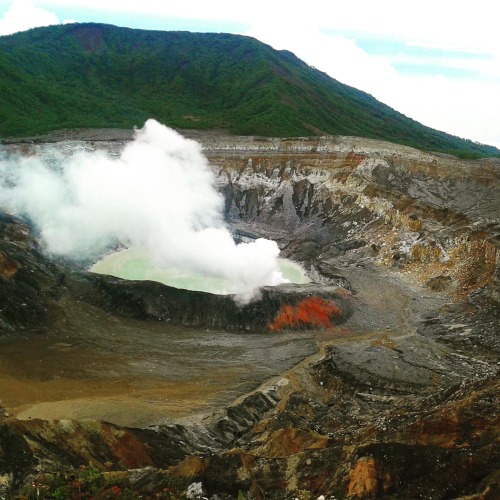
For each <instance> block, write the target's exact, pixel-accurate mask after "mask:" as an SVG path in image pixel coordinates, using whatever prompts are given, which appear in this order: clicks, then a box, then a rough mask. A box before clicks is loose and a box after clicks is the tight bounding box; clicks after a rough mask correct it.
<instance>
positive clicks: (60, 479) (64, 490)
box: [15, 462, 188, 500]
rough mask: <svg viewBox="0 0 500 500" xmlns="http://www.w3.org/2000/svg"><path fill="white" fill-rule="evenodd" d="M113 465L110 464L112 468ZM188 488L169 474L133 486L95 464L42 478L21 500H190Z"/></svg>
mask: <svg viewBox="0 0 500 500" xmlns="http://www.w3.org/2000/svg"><path fill="white" fill-rule="evenodd" d="M109 465H111V464H109ZM186 489H187V485H186V484H183V483H182V482H180V481H179V480H177V479H174V478H172V477H171V476H170V475H168V473H166V472H158V473H157V474H156V476H155V477H153V478H150V481H149V482H148V481H144V484H143V488H138V487H137V485H134V486H132V485H131V484H130V481H129V477H128V474H127V473H126V472H119V471H116V472H112V471H111V472H102V471H100V470H98V469H97V468H96V467H94V465H93V464H92V462H90V463H89V465H88V466H80V468H79V469H73V470H69V471H67V472H57V473H48V474H41V475H40V476H39V477H38V478H37V479H36V480H35V481H33V483H32V484H31V485H30V486H28V487H26V488H25V489H24V491H23V493H22V494H21V495H18V496H16V497H15V498H16V499H18V500H37V499H42V498H46V499H49V498H52V499H59V500H68V499H72V500H85V499H96V500H97V499H100V500H113V499H116V500H118V499H121V500H135V499H137V500H138V499H153V498H155V499H163V500H182V499H187V498H188V497H187V495H186V493H185V491H186Z"/></svg>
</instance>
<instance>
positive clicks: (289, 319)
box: [267, 297, 342, 331]
mask: <svg viewBox="0 0 500 500" xmlns="http://www.w3.org/2000/svg"><path fill="white" fill-rule="evenodd" d="M341 314H342V309H341V308H340V307H339V305H338V304H337V303H336V302H334V301H333V300H326V299H322V298H320V297H310V298H307V299H304V300H302V301H301V302H299V303H298V304H297V305H295V306H290V305H284V306H281V309H280V310H279V312H278V314H277V315H276V317H275V318H274V321H273V322H272V323H268V325H267V327H268V329H269V330H272V331H279V330H282V329H283V328H300V327H304V326H309V327H319V328H331V327H332V326H333V324H332V323H331V318H332V317H333V316H339V315H341Z"/></svg>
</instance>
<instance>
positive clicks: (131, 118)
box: [0, 24, 500, 157]
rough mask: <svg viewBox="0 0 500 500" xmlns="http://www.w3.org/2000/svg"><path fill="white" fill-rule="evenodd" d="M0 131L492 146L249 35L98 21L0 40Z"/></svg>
mask: <svg viewBox="0 0 500 500" xmlns="http://www.w3.org/2000/svg"><path fill="white" fill-rule="evenodd" d="M0 74H1V75H2V76H1V79H0V137H12V136H27V135H34V134H40V133H44V132H49V131H52V130H60V129H66V128H90V127H91V128H100V127H117V128H131V127H132V126H134V125H137V126H142V124H143V123H144V121H145V120H146V119H147V118H150V117H151V118H156V119H157V120H159V121H161V122H163V123H165V124H167V125H169V126H172V127H177V128H193V129H224V130H227V131H228V132H231V133H234V134H239V135H262V136H275V137H287V136H288V137H291V136H310V135H353V136H362V137H370V138H376V139H383V140H387V141H391V142H395V143H399V144H406V145H409V146H413V147H416V148H419V149H424V150H431V151H438V152H445V153H451V154H455V155H457V156H461V157H478V156H493V155H500V150H498V149H496V148H494V147H491V146H485V145H482V144H477V143H474V142H472V141H469V140H463V139H460V138H458V137H455V136H452V135H449V134H445V133H443V132H439V131H436V130H433V129H431V128H428V127H425V126H423V125H421V124H420V123H418V122H416V121H414V120H412V119H410V118H408V117H406V116H404V115H402V114H401V113H398V112H397V111H395V110H393V109H392V108H390V107H388V106H386V105H385V104H382V103H381V102H379V101H377V100H376V99H374V98H373V97H372V96H370V95H369V94H366V93H364V92H361V91H359V90H356V89H354V88H352V87H349V86H347V85H343V84H341V83H340V82H338V81H336V80H334V79H332V78H330V77H329V76H328V75H326V74H325V73H322V72H321V71H318V70H316V69H314V68H311V67H310V66H308V65H307V64H305V63H304V62H303V61H301V60H300V59H298V58H297V57H296V56H294V55H293V54H292V53H291V52H288V51H276V50H274V49H272V48H271V47H270V46H268V45H265V44H263V43H261V42H259V41H257V40H255V39H253V38H249V37H244V36H237V35H228V34H214V33H189V32H161V31H144V30H133V29H128V28H118V27H115V26H109V25H102V24H70V25H62V26H51V27H46V28H37V29H33V30H30V31H27V32H23V33H17V34H14V35H10V36H3V37H0Z"/></svg>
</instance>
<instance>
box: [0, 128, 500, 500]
mask: <svg viewBox="0 0 500 500" xmlns="http://www.w3.org/2000/svg"><path fill="white" fill-rule="evenodd" d="M195 138H196V139H197V140H199V141H200V142H202V144H203V147H204V150H205V153H206V155H207V156H208V158H209V160H210V162H211V164H212V165H213V168H214V171H215V172H216V176H217V182H218V185H219V188H220V190H221V191H222V192H223V193H224V197H225V200H226V202H225V211H226V216H227V220H228V221H229V223H230V224H231V226H232V227H233V229H234V233H235V236H236V237H253V236H266V237H270V238H273V239H275V240H276V241H278V242H279V244H280V247H281V248H282V253H283V254H284V255H285V256H289V257H291V258H293V259H295V260H298V261H301V262H303V263H304V265H305V266H306V267H307V268H308V270H309V272H310V274H311V276H312V277H313V278H314V280H315V282H316V284H315V285H313V286H312V288H311V287H305V288H304V289H299V288H291V289H289V290H286V289H284V291H283V292H279V293H278V292H276V291H264V293H263V296H264V300H263V301H261V303H260V305H257V306H255V305H254V306H252V307H254V309H251V310H249V311H247V312H246V313H245V312H241V311H240V310H237V309H234V308H233V306H231V305H229V302H228V301H227V299H217V300H218V302H214V300H215V299H213V298H211V297H210V296H207V295H206V294H186V293H185V292H183V291H175V292H168V293H170V294H171V295H170V296H171V297H172V299H171V300H170V301H169V300H167V301H165V300H163V299H162V298H161V296H162V294H164V295H165V296H166V295H168V293H167V291H166V288H164V287H159V288H161V290H160V289H159V288H158V287H157V285H140V284H134V283H123V282H121V281H120V280H115V279H111V278H106V277H95V276H92V275H88V274H85V273H81V272H75V271H74V270H73V271H71V272H70V271H68V270H67V269H64V268H63V267H61V266H60V265H56V263H49V262H47V261H46V260H44V258H43V256H41V255H40V254H39V253H38V252H37V250H36V248H31V246H30V244H27V243H26V242H27V241H33V240H30V239H29V236H27V229H26V226H24V225H22V224H21V223H19V222H15V221H12V220H10V219H9V221H7V222H8V223H7V222H4V226H2V227H3V231H4V240H10V241H4V242H3V244H2V245H3V246H2V247H1V248H0V275H1V279H2V280H3V281H2V284H3V285H5V286H8V287H10V288H9V290H10V289H12V290H14V291H15V292H13V293H15V294H17V295H15V297H16V299H15V304H17V305H12V307H11V308H10V309H7V311H6V310H5V309H4V310H2V312H1V313H0V314H1V316H0V317H1V318H2V321H3V323H2V328H3V329H4V331H7V330H9V331H11V332H14V334H15V333H16V331H17V332H18V331H19V329H20V328H24V329H29V328H33V327H34V326H35V324H37V322H40V321H44V322H45V324H46V325H49V327H50V324H51V321H54V319H53V318H54V317H57V324H58V327H60V325H61V324H64V322H61V316H64V309H62V308H61V307H60V304H61V302H60V300H59V299H60V297H61V296H64V297H65V302H64V303H65V304H68V301H71V300H81V301H83V302H86V303H90V304H91V305H92V307H97V308H99V309H101V310H105V311H106V312H107V313H111V314H113V315H114V316H115V317H116V321H124V322H126V321H129V320H130V321H137V320H141V321H143V320H151V319H154V320H155V321H158V320H159V321H165V320H166V319H168V318H170V319H171V320H172V318H174V319H175V318H176V321H177V323H179V324H196V321H198V323H197V324H198V325H199V326H203V327H207V326H208V327H210V328H214V327H215V328H221V327H225V326H228V327H231V328H235V329H237V330H238V329H243V330H248V329H250V330H254V329H266V328H267V329H268V330H271V331H273V332H275V333H276V334H277V335H279V334H280V333H279V332H280V331H281V330H282V329H285V330H287V331H290V330H291V331H297V332H298V331H299V330H300V329H301V328H303V327H306V328H311V327H312V328H317V329H324V328H327V330H328V331H331V332H332V335H333V336H332V337H331V338H330V340H329V341H328V342H326V343H324V344H323V345H322V348H321V349H320V351H319V352H318V353H316V354H315V355H313V356H311V357H308V358H305V359H303V360H302V361H300V362H298V364H296V365H295V366H294V367H293V368H291V369H290V370H287V371H286V372H283V373H281V374H279V375H278V376H276V377H273V378H272V379H270V380H268V381H267V382H265V383H264V384H263V385H261V386H260V387H259V388H258V389H257V390H255V391H253V392H252V393H250V394H242V397H241V398H240V399H238V400H236V401H234V403H233V404H231V405H229V406H226V407H224V408H220V409H219V411H216V412H214V413H213V414H210V415H204V416H203V418H201V417H195V416H191V418H190V419H188V420H184V421H182V422H181V421H178V422H171V423H169V424H164V425H159V426H156V427H149V428H146V429H140V428H132V427H121V426H118V425H116V424H110V423H104V422H95V421H94V422H92V421H69V420H68V421H62V420H60V421H59V420H57V421H55V420H17V419H12V418H11V419H7V420H6V421H5V422H4V423H3V424H2V431H1V433H0V447H1V449H2V451H3V455H2V456H4V457H5V456H7V455H8V456H9V457H12V459H10V460H8V459H2V461H0V468H1V472H2V473H3V474H4V479H5V481H6V482H7V483H8V484H10V486H11V487H12V488H14V489H15V488H19V487H20V486H21V485H22V484H23V483H25V484H29V482H30V481H31V480H32V478H33V477H34V476H36V474H37V471H38V472H41V471H48V470H51V471H55V470H61V469H64V468H67V467H68V466H73V467H77V466H79V465H81V464H86V463H88V461H89V460H91V461H92V462H93V464H94V465H95V466H97V467H98V468H101V469H103V470H105V469H109V468H111V469H112V470H122V471H128V470H130V469H137V468H145V467H149V469H144V471H149V472H143V473H142V475H141V474H139V476H137V473H134V474H136V476H134V474H133V473H131V472H125V473H124V474H125V476H126V477H127V478H128V479H127V480H128V481H130V484H132V485H134V484H135V487H136V489H137V490H139V489H140V487H139V485H138V484H137V483H134V477H140V478H142V479H141V481H143V483H141V487H142V486H144V477H147V478H149V481H150V483H151V485H154V484H155V481H158V477H159V475H161V474H164V473H166V472H165V471H168V474H170V475H173V476H175V477H176V478H178V479H179V480H180V481H181V482H183V484H185V486H187V485H188V484H191V483H194V482H201V483H202V488H203V491H204V493H203V494H204V495H205V496H214V495H217V496H218V498H235V497H237V496H238V494H239V492H243V493H244V494H245V495H248V496H249V497H252V498H264V497H266V498H284V497H287V498H288V497H292V496H293V497H297V498H304V499H308V498H317V497H318V496H319V495H325V496H329V495H330V496H335V497H337V498H344V497H349V498H380V497H388V498H436V499H437V498H457V497H460V496H463V495H472V496H471V497H470V498H478V499H479V498H495V497H496V495H498V494H499V490H498V485H499V482H500V477H499V476H498V470H499V467H498V465H499V463H500V456H499V451H498V450H499V449H500V447H499V446H498V444H499V443H498V441H499V435H500V434H499V430H500V425H499V420H498V407H499V403H500V400H499V395H500V394H499V385H498V379H497V375H498V365H497V363H498V353H499V351H500V345H499V341H498V338H499V333H500V326H499V325H500V321H499V320H500V289H499V282H500V251H499V246H500V163H499V162H498V161H496V160H481V161H474V162H464V161H458V160H456V159H454V158H451V157H444V156H442V155H432V154H428V153H421V152H419V151H416V150H413V149H410V148H403V147H400V146H394V145H390V144H386V143H381V142H377V141H371V140H365V139H358V138H346V137H342V138H323V139H303V140H284V139H281V140H278V139H264V138H231V137H222V136H217V135H197V136H196V137H195ZM122 145H123V144H122V143H121V142H120V141H117V140H115V141H113V142H105V141H104V142H103V141H101V142H93V141H86V142H83V143H79V147H84V148H88V149H93V148H105V149H107V150H109V151H111V152H116V151H119V150H120V148H121V147H122ZM74 146H75V143H72V142H60V143H57V147H58V148H59V150H60V151H63V152H64V151H69V150H71V149H72V148H73V147H74ZM10 147H11V148H12V149H14V148H22V149H23V152H24V153H25V154H33V153H34V152H37V154H40V151H43V150H44V149H43V148H44V146H37V145H29V144H26V145H23V146H10ZM10 235H15V236H12V237H11V236H10ZM23 242H24V243H23ZM22 252H24V253H22ZM20 269H25V270H26V274H25V275H22V273H21V274H20ZM31 269H33V270H34V271H35V273H34V276H33V279H32V280H31V281H29V282H28V281H27V280H26V278H24V277H23V276H26V275H28V276H30V275H31V274H33V273H29V274H28V273H27V271H28V270H31ZM63 274H64V275H65V277H64V278H63V277H62V276H63ZM26 287H28V288H26ZM30 287H31V288H30ZM4 289H5V290H7V288H4ZM164 292H165V293H164ZM280 294H281V295H280ZM10 296H11V295H10V294H9V297H10ZM23 297H33V298H32V300H33V301H34V303H36V304H37V306H36V307H35V308H34V309H33V311H35V312H36V311H38V310H39V309H40V311H49V312H48V313H47V314H45V315H43V314H42V313H40V315H41V316H40V318H39V316H36V318H35V317H33V318H31V319H30V317H26V318H27V319H26V320H23V319H22V318H25V316H23V314H22V311H23V307H25V306H23V305H22V304H23V303H26V300H25V299H24V298H23ZM68 297H69V298H68ZM11 303H13V302H12V301H11ZM37 307H39V309H37ZM255 307H256V308H255ZM318 307H319V309H318ZM207 310H210V311H212V312H213V313H211V314H208V313H207ZM318 310H319V311H320V312H318ZM12 311H14V312H12ZM50 311H52V313H50ZM306 312H307V314H306ZM49 313H50V314H49ZM34 314H35V313H34ZM37 314H38V313H37ZM51 314H52V315H51ZM204 315H205V316H204ZM304 317H308V318H309V319H310V320H311V318H312V322H311V321H304V320H303V319H304ZM200 318H202V319H200ZM28 320H29V321H28ZM22 321H25V323H22ZM324 321H327V322H328V324H326V323H325V322H324ZM341 323H342V326H338V325H339V324H341ZM110 464H111V465H110ZM147 481H148V480H146V482H147ZM139 482H140V481H139ZM152 487H153V486H152ZM214 498H215V496H214Z"/></svg>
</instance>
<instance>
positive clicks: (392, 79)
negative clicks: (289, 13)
mask: <svg viewBox="0 0 500 500" xmlns="http://www.w3.org/2000/svg"><path fill="white" fill-rule="evenodd" d="M354 3H361V2H354ZM385 3H387V2H385ZM376 5H377V9H378V8H380V5H379V4H378V3H376ZM351 8H352V6H351V4H350V3H349V4H348V6H343V7H342V9H341V10H343V12H341V13H340V14H341V16H340V17H341V20H342V19H343V20H344V22H342V21H339V22H337V25H339V26H342V27H343V28H346V29H347V28H348V27H349V26H351V27H352V26H353V24H349V23H347V22H345V20H346V19H347V18H348V17H349V16H348V14H349V13H350V14H353V12H347V10H348V9H351ZM373 9H375V7H370V8H369V9H368V11H367V12H365V13H364V14H365V15H364V16H363V19H365V20H366V18H367V17H369V16H374V15H376V12H375V10H373ZM360 12H361V11H360ZM337 14H339V13H337ZM393 14H394V13H393ZM378 15H379V18H380V12H379V13H378ZM358 17H359V16H358ZM417 17H420V18H421V14H420V15H419V16H417ZM379 18H377V21H378V19H379ZM382 19H385V18H383V17H382ZM390 20H391V21H392V22H393V23H395V24H397V22H396V21H400V20H402V21H405V20H404V19H399V18H398V19H396V18H392V19H390ZM388 21H389V20H388V19H385V21H383V22H382V27H381V26H379V25H378V23H373V24H375V25H376V27H370V26H369V25H364V24H363V22H361V23H360V26H361V28H362V29H365V30H366V31H365V35H364V36H366V37H368V35H370V36H382V35H383V33H382V32H381V29H382V28H384V25H385V23H386V22H388ZM318 24H319V23H318ZM403 26H405V23H404V22H403ZM386 29H389V26H386ZM443 29H444V31H446V27H444V28H443ZM397 31H399V28H398V29H395V30H393V31H392V32H391V31H387V32H386V33H385V40H387V39H392V40H395V39H397V38H395V35H394V32H397ZM245 34H248V35H250V36H254V37H255V38H258V39H259V40H261V41H263V42H265V43H268V44H270V45H271V46H273V47H274V48H276V49H288V50H290V51H292V52H294V53H295V54H296V55H297V56H298V57H300V58H301V59H303V60H304V61H305V62H307V63H308V64H310V65H311V66H314V67H316V68H317V69H319V70H321V71H324V72H325V73H327V74H329V75H330V76H331V77H333V78H335V79H337V80H339V81H341V82H342V83H345V84H347V85H350V86H352V87H355V88H357V89H360V90H363V91H365V92H367V93H369V94H371V95H373V96H374V97H375V98H376V99H378V100H379V101H381V102H383V103H385V104H387V105H389V106H391V107H392V108H394V109H396V110H397V111H399V112H401V113H403V114H405V115H407V116H409V117H411V118H413V119H415V120H417V121H419V122H421V123H423V124H424V125H427V126H429V127H432V128H435V129H438V130H443V131H445V132H448V133H450V134H453V135H458V136H459V137H464V138H468V139H471V140H474V141H478V142H482V143H485V144H491V145H495V146H497V147H499V148H500V114H499V113H498V112H497V108H496V107H495V106H494V103H496V102H498V95H499V94H500V70H499V69H498V68H499V67H500V64H498V62H499V60H500V55H498V54H495V53H494V50H497V47H498V46H495V48H494V49H492V50H490V48H489V47H488V51H489V52H486V54H487V55H486V56H485V57H484V58H467V57H461V56H457V57H450V58H441V59H436V58H434V59H432V60H431V59H430V58H424V57H423V58H417V57H413V58H412V59H410V58H409V57H408V56H405V55H404V54H403V55H401V56H398V57H393V56H391V57H389V56H383V55H370V54H368V53H367V52H366V51H365V50H363V49H362V48H361V47H360V46H359V45H358V43H357V42H356V39H355V37H354V35H352V36H344V35H335V36H329V35H325V34H323V33H322V32H321V30H320V28H319V26H318V25H316V26H311V25H310V26H304V25H302V26H299V25H296V24H287V25H286V26H280V28H279V29H277V28H276V26H273V24H272V23H268V22H265V21H264V22H259V23H258V24H255V25H254V26H253V27H252V28H251V29H250V30H249V31H248V32H247V33H245ZM414 35H415V29H414V28H413V30H410V32H409V36H414ZM431 38H433V42H432V46H433V47H436V48H437V47H439V48H442V49H445V48H446V49H447V50H450V43H449V40H448V41H446V40H444V39H443V40H442V43H439V40H437V37H435V36H434V37H431ZM405 40H406V36H403V35H401V42H403V43H404V41H405ZM466 41H467V40H466ZM456 42H457V44H455V47H458V42H459V40H458V38H457V39H456ZM429 44H430V42H429ZM466 45H467V43H465V42H464V43H463V44H462V47H465V46H466ZM472 45H474V44H469V45H467V46H468V47H469V50H473V47H472ZM475 46H476V49H477V50H479V48H481V49H482V50H486V48H487V47H484V46H480V45H479V44H476V45H475ZM499 46H500V44H499ZM476 49H474V50H476ZM488 54H489V55H488ZM398 62H399V63H400V62H409V63H413V64H420V66H421V68H422V69H424V70H425V68H426V67H427V68H428V67H429V65H430V64H431V63H433V64H436V63H439V64H441V65H442V67H443V68H445V69H446V68H449V69H456V70H459V71H462V70H463V71H464V72H466V71H472V72H476V74H475V75H474V76H473V77H472V76H471V77H469V78H466V77H461V78H458V77H451V76H446V75H441V76H422V75H404V74H401V73H399V72H398V71H397V69H396V67H397V66H395V65H394V64H395V63H398ZM424 73H425V71H424Z"/></svg>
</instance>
